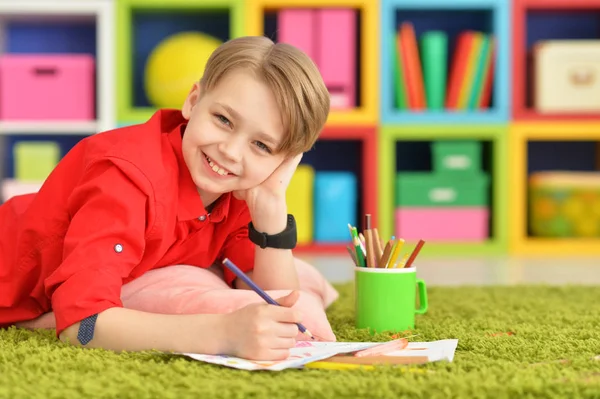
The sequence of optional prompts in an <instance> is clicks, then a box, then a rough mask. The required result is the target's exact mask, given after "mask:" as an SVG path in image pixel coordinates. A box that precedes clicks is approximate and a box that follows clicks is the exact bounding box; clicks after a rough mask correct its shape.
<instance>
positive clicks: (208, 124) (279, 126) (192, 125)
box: [182, 70, 285, 206]
mask: <svg viewBox="0 0 600 399" xmlns="http://www.w3.org/2000/svg"><path fill="white" fill-rule="evenodd" d="M182 113H183V116H184V118H186V119H187V120H188V124H187V127H186V129H185V133H184V136H183V143H182V151H183V158H184V160H185V163H186V165H187V167H188V169H189V171H190V174H191V175H192V179H193V180H194V183H195V184H196V187H198V191H199V193H200V197H201V198H202V202H203V203H204V206H208V205H209V204H211V203H212V202H214V201H215V200H216V199H217V198H218V197H219V196H220V195H221V194H224V193H228V192H231V191H236V190H246V189H249V188H252V187H255V186H257V185H259V184H260V183H262V182H263V181H265V180H266V179H267V177H269V176H270V175H271V174H272V173H273V171H275V169H276V168H277V167H278V166H279V165H280V164H281V163H282V162H283V160H284V159H285V154H284V153H282V152H280V151H278V149H279V146H280V144H281V143H282V141H283V140H284V138H285V136H284V135H285V131H284V125H283V122H282V118H281V113H280V110H279V107H278V104H277V101H276V99H275V96H274V95H273V93H272V92H271V90H270V89H269V87H268V86H267V85H266V84H264V83H263V82H262V81H261V80H259V79H257V78H256V77H255V76H254V75H253V74H252V73H247V72H244V71H243V70H234V71H231V72H230V73H228V74H227V76H225V77H223V79H221V80H220V81H219V83H218V84H217V85H215V86H214V87H213V88H212V89H211V90H210V91H208V92H202V89H201V87H200V86H199V84H195V85H194V87H193V88H192V90H191V92H190V94H189V95H188V98H187V99H186V102H185V104H184V106H183V109H182Z"/></svg>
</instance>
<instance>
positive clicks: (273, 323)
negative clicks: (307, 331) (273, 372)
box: [223, 291, 301, 360]
mask: <svg viewBox="0 0 600 399" xmlns="http://www.w3.org/2000/svg"><path fill="white" fill-rule="evenodd" d="M298 296H299V292H298V291H292V292H291V293H290V294H289V295H287V296H285V297H283V298H279V299H276V301H277V303H279V304H280V305H281V306H274V305H269V304H267V303H259V304H252V305H248V306H246V307H244V308H241V309H239V310H237V311H235V312H232V313H230V314H228V315H226V316H227V317H226V318H225V323H224V324H225V325H224V327H225V336H224V337H223V339H225V340H226V341H227V342H226V346H225V347H226V348H227V351H226V354H228V355H232V356H237V357H241V358H244V359H250V360H283V359H286V358H287V357H288V356H289V354H290V352H289V349H290V348H293V347H294V346H295V345H296V337H297V336H298V333H299V330H298V325H297V324H295V323H300V322H301V320H300V315H299V314H298V312H297V311H296V310H294V309H291V307H292V306H293V305H294V304H295V303H296V301H297V300H298Z"/></svg>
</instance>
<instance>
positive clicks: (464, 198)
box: [395, 172, 489, 207]
mask: <svg viewBox="0 0 600 399" xmlns="http://www.w3.org/2000/svg"><path fill="white" fill-rule="evenodd" d="M395 202H396V206H412V207H428V206H429V207H443V206H448V207H458V206H489V177H488V175H487V174H485V173H473V174H467V175H457V174H442V173H431V172H408V173H399V174H398V175H397V176H396V201H395Z"/></svg>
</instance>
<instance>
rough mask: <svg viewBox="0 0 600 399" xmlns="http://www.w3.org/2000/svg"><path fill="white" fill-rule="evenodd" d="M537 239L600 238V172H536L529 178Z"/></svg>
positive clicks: (531, 214) (532, 223)
mask: <svg viewBox="0 0 600 399" xmlns="http://www.w3.org/2000/svg"><path fill="white" fill-rule="evenodd" d="M529 222H530V230H531V233H532V235H533V236H536V237H552V238H561V237H564V238H566V237H572V238H579V237H586V238H598V237H600V172H567V171H563V172H561V171H556V172H537V173H533V174H532V175H531V177H530V178H529Z"/></svg>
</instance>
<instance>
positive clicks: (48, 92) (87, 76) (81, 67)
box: [0, 54, 95, 120]
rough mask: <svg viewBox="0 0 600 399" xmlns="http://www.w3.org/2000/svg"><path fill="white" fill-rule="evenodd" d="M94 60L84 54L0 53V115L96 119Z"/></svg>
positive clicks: (31, 118) (22, 118)
mask: <svg viewBox="0 0 600 399" xmlns="http://www.w3.org/2000/svg"><path fill="white" fill-rule="evenodd" d="M94 64H95V62H94V57H92V56H90V55H85V54H64V55H59V54H56V55H54V54H52V55H51V54H48V55H39V54H4V55H2V56H0V119H4V120H92V119H95V101H94V99H95V93H94V92H95V66H94Z"/></svg>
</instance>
